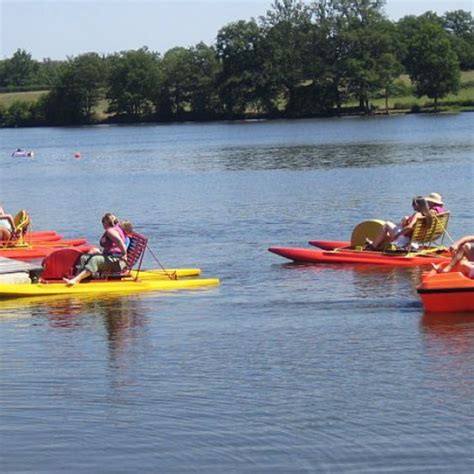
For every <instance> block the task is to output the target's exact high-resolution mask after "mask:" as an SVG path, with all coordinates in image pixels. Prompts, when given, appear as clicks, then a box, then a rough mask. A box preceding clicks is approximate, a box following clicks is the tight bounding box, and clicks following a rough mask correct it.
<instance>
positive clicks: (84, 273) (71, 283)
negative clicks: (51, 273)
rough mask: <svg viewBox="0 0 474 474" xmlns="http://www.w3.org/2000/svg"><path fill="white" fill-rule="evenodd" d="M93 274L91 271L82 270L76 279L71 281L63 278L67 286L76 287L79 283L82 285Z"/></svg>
mask: <svg viewBox="0 0 474 474" xmlns="http://www.w3.org/2000/svg"><path fill="white" fill-rule="evenodd" d="M91 275H92V273H91V272H90V271H89V270H82V272H81V273H78V274H77V275H76V276H75V277H74V278H71V279H70V280H69V279H68V278H63V280H64V282H65V283H66V285H67V286H74V285H75V284H77V283H80V282H81V281H82V280H84V278H87V277H90V276H91Z"/></svg>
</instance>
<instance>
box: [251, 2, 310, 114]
mask: <svg viewBox="0 0 474 474" xmlns="http://www.w3.org/2000/svg"><path fill="white" fill-rule="evenodd" d="M260 21H261V25H262V29H263V36H264V38H265V61H264V70H265V75H266V77H267V78H268V79H270V80H271V84H272V87H273V88H274V89H276V93H277V94H278V95H279V96H281V97H282V98H283V100H284V102H285V103H286V108H287V110H288V111H292V109H293V112H294V111H295V110H294V107H292V104H293V102H294V101H293V96H294V94H295V91H296V88H297V87H299V86H300V85H301V83H302V82H303V81H305V80H307V79H308V76H307V74H305V73H306V71H307V66H306V62H307V61H308V50H309V41H310V38H311V10H310V9H309V8H308V6H307V5H306V4H305V3H304V2H303V1H301V0H274V2H273V4H272V8H271V9H270V10H268V11H267V14H266V15H265V16H264V17H261V18H260Z"/></svg>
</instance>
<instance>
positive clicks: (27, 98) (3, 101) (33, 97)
mask: <svg viewBox="0 0 474 474" xmlns="http://www.w3.org/2000/svg"><path fill="white" fill-rule="evenodd" d="M47 93H48V91H29V92H4V93H0V106H2V105H3V106H4V107H10V105H12V104H13V103H14V102H36V101H37V100H38V99H39V98H40V97H41V96H42V95H44V94H47Z"/></svg>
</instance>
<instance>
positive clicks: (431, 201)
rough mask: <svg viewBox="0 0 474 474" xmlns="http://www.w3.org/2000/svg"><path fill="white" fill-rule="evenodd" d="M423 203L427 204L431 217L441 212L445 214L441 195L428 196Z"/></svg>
mask: <svg viewBox="0 0 474 474" xmlns="http://www.w3.org/2000/svg"><path fill="white" fill-rule="evenodd" d="M425 201H426V202H427V203H428V207H429V210H430V212H431V214H432V215H435V214H442V213H443V212H446V209H445V208H444V203H443V198H442V197H441V194H438V193H431V194H428V196H426V197H425Z"/></svg>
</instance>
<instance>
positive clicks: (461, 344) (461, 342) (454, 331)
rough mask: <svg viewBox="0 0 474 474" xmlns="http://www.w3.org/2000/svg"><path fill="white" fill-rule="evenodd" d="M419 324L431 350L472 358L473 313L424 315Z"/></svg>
mask: <svg viewBox="0 0 474 474" xmlns="http://www.w3.org/2000/svg"><path fill="white" fill-rule="evenodd" d="M420 324H421V330H422V332H423V334H424V336H425V337H424V340H425V342H426V344H427V345H429V346H430V347H431V348H435V347H436V348H437V349H438V351H439V353H442V354H446V355H447V354H463V355H465V356H469V355H470V356H471V359H473V358H474V313H425V314H423V317H422V318H421V323H420Z"/></svg>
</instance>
